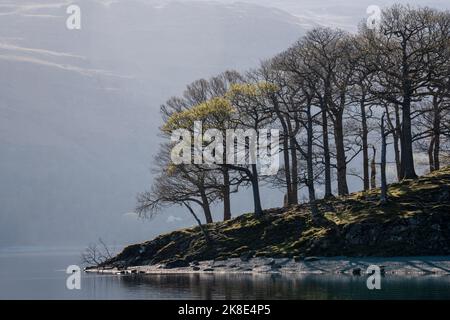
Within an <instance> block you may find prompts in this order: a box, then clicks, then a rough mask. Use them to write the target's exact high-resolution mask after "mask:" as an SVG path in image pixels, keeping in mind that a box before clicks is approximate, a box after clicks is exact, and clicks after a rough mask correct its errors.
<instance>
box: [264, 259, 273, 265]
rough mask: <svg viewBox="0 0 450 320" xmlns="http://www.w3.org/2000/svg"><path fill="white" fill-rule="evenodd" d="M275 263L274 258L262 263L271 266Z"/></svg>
mask: <svg viewBox="0 0 450 320" xmlns="http://www.w3.org/2000/svg"><path fill="white" fill-rule="evenodd" d="M274 264H275V260H274V259H269V261H267V262H266V263H265V264H264V265H266V266H271V265H274Z"/></svg>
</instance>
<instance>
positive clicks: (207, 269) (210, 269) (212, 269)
mask: <svg viewBox="0 0 450 320" xmlns="http://www.w3.org/2000/svg"><path fill="white" fill-rule="evenodd" d="M203 271H214V268H205V269H203Z"/></svg>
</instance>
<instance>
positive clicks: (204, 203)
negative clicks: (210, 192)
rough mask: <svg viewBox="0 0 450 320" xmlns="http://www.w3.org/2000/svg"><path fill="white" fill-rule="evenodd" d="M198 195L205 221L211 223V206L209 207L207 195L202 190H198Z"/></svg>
mask: <svg viewBox="0 0 450 320" xmlns="http://www.w3.org/2000/svg"><path fill="white" fill-rule="evenodd" d="M200 195H201V198H202V208H203V212H204V213H205V220H206V223H212V222H213V219H212V215H211V208H210V207H209V200H208V197H207V196H206V194H205V191H204V190H201V191H200Z"/></svg>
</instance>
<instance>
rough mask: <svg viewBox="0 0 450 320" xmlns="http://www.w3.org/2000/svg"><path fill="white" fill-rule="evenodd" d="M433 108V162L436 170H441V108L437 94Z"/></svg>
mask: <svg viewBox="0 0 450 320" xmlns="http://www.w3.org/2000/svg"><path fill="white" fill-rule="evenodd" d="M433 109H434V119H433V134H434V150H433V162H434V170H439V169H440V168H441V163H440V161H439V153H440V149H441V136H440V134H441V111H440V109H439V101H438V98H437V97H436V96H434V97H433Z"/></svg>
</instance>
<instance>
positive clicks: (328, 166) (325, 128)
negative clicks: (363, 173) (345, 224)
mask: <svg viewBox="0 0 450 320" xmlns="http://www.w3.org/2000/svg"><path fill="white" fill-rule="evenodd" d="M322 141H323V158H324V165H325V168H324V174H325V195H324V198H325V199H327V198H331V197H333V194H332V193H331V160H330V146H329V142H328V117H327V110H326V107H325V106H322Z"/></svg>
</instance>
